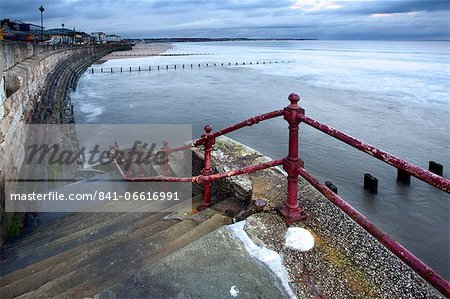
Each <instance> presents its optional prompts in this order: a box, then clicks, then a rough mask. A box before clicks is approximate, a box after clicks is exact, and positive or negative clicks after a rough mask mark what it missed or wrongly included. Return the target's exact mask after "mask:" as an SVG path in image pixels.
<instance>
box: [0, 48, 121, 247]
mask: <svg viewBox="0 0 450 299" xmlns="http://www.w3.org/2000/svg"><path fill="white" fill-rule="evenodd" d="M129 48H130V46H129V45H93V46H73V47H69V46H42V45H35V44H29V43H20V42H9V41H0V74H1V77H0V157H1V159H0V244H2V243H3V242H4V239H5V237H6V236H7V234H8V231H9V233H10V234H16V233H17V232H18V230H19V229H20V228H21V227H22V226H23V223H24V219H25V216H26V215H23V214H13V215H7V214H6V213H5V211H4V207H5V198H4V195H5V192H4V188H5V179H8V178H17V175H18V174H19V173H20V171H21V168H22V164H23V160H24V157H25V153H24V147H23V142H24V139H25V136H26V126H25V124H29V123H38V124H61V123H71V122H73V116H72V109H71V103H70V100H69V99H68V98H67V93H68V91H69V89H70V88H74V87H75V85H76V82H77V80H78V78H79V76H80V75H81V74H82V73H83V72H84V70H85V69H86V68H87V67H88V66H89V65H91V64H92V63H93V62H94V61H95V60H97V59H98V58H101V57H103V56H104V55H106V54H108V53H110V52H112V51H116V50H126V49H129ZM9 185H10V184H9Z"/></svg>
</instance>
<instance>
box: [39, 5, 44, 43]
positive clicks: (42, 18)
mask: <svg viewBox="0 0 450 299" xmlns="http://www.w3.org/2000/svg"><path fill="white" fill-rule="evenodd" d="M44 10H45V9H44V6H42V5H41V6H39V11H40V12H41V43H42V44H44Z"/></svg>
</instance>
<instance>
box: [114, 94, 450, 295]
mask: <svg viewBox="0 0 450 299" xmlns="http://www.w3.org/2000/svg"><path fill="white" fill-rule="evenodd" d="M299 100H300V97H299V96H298V95H297V94H294V93H293V94H290V95H289V101H290V102H291V103H290V105H289V106H287V107H286V108H284V109H283V110H276V111H272V112H269V113H265V114H262V115H259V116H255V117H252V118H249V119H247V120H244V121H242V122H240V123H238V124H235V125H233V126H230V127H228V128H225V129H223V130H220V131H217V132H214V133H211V131H212V127H211V126H209V125H207V126H206V127H205V133H204V134H203V135H202V136H201V138H199V139H197V140H194V141H193V142H192V144H189V145H185V146H180V147H176V148H169V147H168V144H167V142H164V146H163V147H162V148H161V150H162V151H164V152H165V153H166V154H169V153H172V152H175V151H180V150H185V149H189V148H191V147H196V146H199V145H204V147H205V153H204V167H203V170H202V173H201V175H198V176H194V177H169V176H167V175H168V160H166V162H165V163H163V165H162V166H161V167H162V175H161V176H157V177H142V176H138V177H130V176H129V175H128V174H125V172H124V171H123V170H122V168H121V167H120V165H119V164H120V163H118V160H119V159H122V160H124V158H123V157H121V156H117V155H115V156H114V158H113V159H112V160H113V163H114V164H115V166H116V167H117V169H118V171H119V172H120V174H121V175H122V177H123V178H124V180H127V181H161V182H192V183H200V184H203V199H202V205H201V207H200V209H204V208H207V207H209V206H210V204H211V182H212V181H216V180H219V179H222V178H225V177H230V176H235V175H241V174H248V173H253V172H255V171H259V170H262V169H266V168H270V167H274V166H278V165H283V169H284V170H285V171H286V173H287V179H288V192H287V199H286V203H284V204H283V205H281V206H280V207H279V208H278V210H279V211H280V213H281V214H282V215H283V216H284V217H285V219H286V220H287V221H288V222H295V221H299V220H302V219H304V218H305V217H307V215H306V213H305V212H304V211H303V210H302V209H301V208H300V207H299V204H298V177H299V175H300V176H302V177H303V178H304V179H306V180H307V181H308V182H309V183H311V185H313V186H314V187H315V188H316V189H317V190H318V191H319V192H321V193H322V194H323V195H324V196H325V197H326V198H327V199H328V200H330V201H331V202H332V203H333V204H335V205H336V206H337V207H338V208H340V209H341V210H342V211H343V212H345V213H346V214H347V215H348V216H349V217H350V218H352V219H353V220H354V221H355V222H357V223H358V224H359V225H360V226H362V227H363V228H364V229H365V230H366V231H367V232H368V233H369V234H371V235H372V236H374V237H375V238H376V239H377V240H378V241H380V242H381V244H383V245H384V246H385V247H386V248H387V249H389V250H390V251H391V252H393V253H394V254H395V255H397V256H398V257H399V258H400V259H401V260H403V261H404V262H405V263H406V264H407V265H409V266H410V267H411V268H412V269H413V270H415V271H416V272H417V273H418V274H419V275H420V276H421V277H422V278H424V279H425V280H426V281H428V282H429V283H430V284H431V285H432V286H434V287H435V288H436V289H437V290H439V291H440V292H441V293H442V294H444V295H445V296H447V297H448V296H449V294H450V283H449V282H448V281H446V280H445V279H444V278H442V277H441V276H440V275H439V274H437V273H436V272H435V271H434V270H432V269H431V268H430V267H428V266H427V265H426V264H425V263H423V262H422V261H421V260H420V259H418V258H417V257H416V256H414V255H413V254H412V253H411V252H409V251H408V250H407V249H406V248H404V247H403V246H402V245H401V244H399V243H397V242H396V241H394V240H393V239H392V238H391V237H389V235H387V234H386V233H384V232H383V231H381V230H380V229H379V228H377V227H376V226H375V225H374V224H373V223H371V222H370V221H369V220H368V219H367V218H366V217H364V216H363V215H362V214H360V213H359V212H358V211H356V210H355V209H354V208H353V207H351V206H350V205H349V204H348V203H346V202H345V201H344V200H343V199H342V198H340V197H339V196H338V195H337V194H335V193H334V192H332V191H331V190H329V189H328V188H327V187H326V186H324V185H322V184H321V183H320V181H319V180H318V179H316V178H315V177H313V176H312V175H311V174H309V173H308V172H306V170H305V169H304V168H303V161H302V160H301V159H300V158H299V155H298V141H299V140H298V129H299V124H300V123H302V122H303V123H305V124H307V125H309V126H311V127H313V128H315V129H318V130H320V131H322V132H324V133H326V134H328V135H330V136H332V137H334V138H336V139H338V140H340V141H342V142H344V143H346V144H348V145H350V146H352V147H355V148H357V149H359V150H361V151H363V152H365V153H366V154H368V155H371V156H373V157H375V158H377V159H379V160H381V161H383V162H385V163H387V164H389V165H392V166H394V167H396V168H397V169H399V170H402V171H404V172H406V173H408V174H410V175H412V176H414V177H416V178H418V179H420V180H422V181H424V182H426V183H428V184H430V185H432V186H435V187H437V188H439V189H441V190H443V191H445V192H447V193H450V180H448V179H447V178H444V177H442V176H439V175H436V174H434V173H432V172H430V171H427V170H425V169H423V168H421V167H418V166H416V165H414V164H412V163H409V162H407V161H405V160H402V159H400V158H397V157H395V156H393V155H391V154H389V153H387V152H385V151H382V150H380V149H377V148H375V147H374V146H372V145H370V144H367V143H365V142H363V141H360V140H358V139H356V138H354V137H352V136H350V135H347V134H345V133H343V132H340V131H338V130H336V129H334V128H332V127H329V126H327V125H324V124H322V123H320V122H318V121H316V120H314V119H312V118H309V117H307V116H305V111H304V110H303V109H302V108H301V107H300V106H298V101H299ZM279 116H283V117H284V119H285V120H286V121H287V122H288V124H289V151H288V155H287V157H286V158H284V159H279V160H274V161H270V162H266V163H260V164H255V165H250V166H246V167H243V168H240V169H237V170H232V171H228V172H223V173H217V174H213V173H212V168H211V151H212V146H213V145H214V143H215V138H216V137H219V136H221V135H224V134H227V133H230V132H233V131H235V130H238V129H240V128H243V127H246V126H252V125H254V124H257V123H259V122H261V121H264V120H268V119H271V118H275V117H279ZM139 173H141V171H139Z"/></svg>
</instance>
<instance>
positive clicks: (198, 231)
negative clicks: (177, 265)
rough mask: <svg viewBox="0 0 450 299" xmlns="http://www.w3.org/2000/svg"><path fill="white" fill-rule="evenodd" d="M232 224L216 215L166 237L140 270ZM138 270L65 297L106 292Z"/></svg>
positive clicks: (82, 287) (107, 278) (105, 278)
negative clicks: (179, 233) (182, 231)
mask: <svg viewBox="0 0 450 299" xmlns="http://www.w3.org/2000/svg"><path fill="white" fill-rule="evenodd" d="M185 222H188V223H192V222H193V221H187V220H186V221H182V222H181V223H179V224H180V225H181V224H182V223H185ZM229 222H230V219H229V218H228V217H225V216H222V215H219V214H216V215H214V216H213V217H212V218H210V219H208V220H206V221H205V222H203V223H201V224H200V225H198V226H196V227H194V228H192V229H190V230H188V231H187V232H185V233H184V234H182V235H180V236H178V237H177V238H173V237H167V236H166V237H165V240H166V241H168V242H166V243H164V245H163V246H161V247H159V248H158V249H156V250H153V251H152V252H151V253H150V254H147V255H146V257H145V258H144V259H143V261H142V267H141V268H140V269H139V271H140V270H143V269H145V268H147V267H149V266H150V265H152V264H154V263H157V262H158V261H159V260H161V259H163V258H165V257H167V256H169V255H170V254H172V253H174V252H176V251H178V250H180V249H181V248H183V247H185V246H187V245H189V244H190V243H192V242H194V241H196V240H198V239H199V238H201V237H203V236H204V235H207V234H208V233H210V232H212V231H214V230H216V229H217V228H219V227H221V226H223V225H225V224H228V223H229ZM194 223H195V222H194ZM139 271H137V270H136V267H134V269H133V271H128V273H126V274H127V275H123V274H125V272H124V271H122V275H121V279H112V278H111V277H110V276H109V275H108V276H103V277H101V278H100V279H97V280H96V281H94V280H91V281H89V282H88V283H85V284H83V285H79V286H77V287H75V288H73V289H72V290H68V291H66V292H65V293H64V296H65V297H66V298H84V297H89V296H94V295H95V294H96V293H98V292H100V291H101V290H104V289H105V288H107V287H109V286H112V285H114V284H116V283H120V281H122V280H123V279H124V278H125V277H129V276H131V275H133V273H137V272H139ZM33 295H35V294H33ZM118 298H128V297H127V296H125V297H118Z"/></svg>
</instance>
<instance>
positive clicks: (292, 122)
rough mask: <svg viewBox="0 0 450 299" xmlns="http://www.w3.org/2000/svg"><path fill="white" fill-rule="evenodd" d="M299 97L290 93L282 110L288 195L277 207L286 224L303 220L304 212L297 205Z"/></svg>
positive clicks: (300, 163)
mask: <svg viewBox="0 0 450 299" xmlns="http://www.w3.org/2000/svg"><path fill="white" fill-rule="evenodd" d="M299 100H300V97H299V96H298V95H297V94H295V93H291V94H290V95H289V101H290V102H291V103H290V105H289V106H287V107H286V108H284V119H285V120H286V121H287V122H288V124H289V151H288V156H287V157H286V158H284V159H283V169H284V170H285V171H286V173H287V174H288V194H287V200H286V203H284V204H282V205H281V206H279V207H278V210H279V211H280V213H281V214H282V215H283V216H284V217H285V219H286V220H287V221H288V222H295V221H300V220H302V219H305V218H306V217H307V215H306V212H305V211H303V210H302V209H301V208H300V207H299V205H298V175H299V168H303V165H304V163H303V161H302V160H301V159H300V158H299V156H298V125H299V124H300V120H301V116H302V115H304V114H305V110H303V109H302V108H300V106H298V104H297V103H298V101H299Z"/></svg>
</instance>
